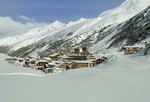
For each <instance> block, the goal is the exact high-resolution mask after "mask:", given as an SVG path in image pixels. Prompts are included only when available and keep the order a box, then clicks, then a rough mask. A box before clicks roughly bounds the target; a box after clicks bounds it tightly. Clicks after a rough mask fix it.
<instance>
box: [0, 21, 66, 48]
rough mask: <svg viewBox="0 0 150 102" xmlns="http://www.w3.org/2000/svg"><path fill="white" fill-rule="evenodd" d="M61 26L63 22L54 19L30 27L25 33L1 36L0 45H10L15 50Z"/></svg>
mask: <svg viewBox="0 0 150 102" xmlns="http://www.w3.org/2000/svg"><path fill="white" fill-rule="evenodd" d="M63 26H65V24H64V23H61V22H60V21H55V22H53V23H52V24H49V25H44V26H42V27H37V28H34V29H31V30H29V31H28V32H27V33H25V34H21V35H16V36H10V37H6V38H2V39H0V45H10V46H12V47H13V50H17V49H18V48H21V47H24V46H27V45H30V44H32V43H34V42H36V41H38V40H40V39H42V38H44V37H46V36H48V35H49V34H50V33H51V32H53V31H54V30H57V29H59V28H61V27H63Z"/></svg>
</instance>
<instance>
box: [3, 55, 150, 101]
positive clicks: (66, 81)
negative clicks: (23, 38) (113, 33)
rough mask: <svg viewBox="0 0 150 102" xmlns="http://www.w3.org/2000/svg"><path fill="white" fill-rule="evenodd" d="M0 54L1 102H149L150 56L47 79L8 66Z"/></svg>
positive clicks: (123, 57)
mask: <svg viewBox="0 0 150 102" xmlns="http://www.w3.org/2000/svg"><path fill="white" fill-rule="evenodd" d="M5 57H6V56H5V55H3V54H0V102H149V101H150V98H149V94H150V78H149V77H150V56H147V57H145V56H143V55H142V54H141V53H138V54H135V55H128V56H127V55H123V54H122V53H115V55H114V57H113V58H111V59H110V60H108V61H107V62H104V63H103V64H100V65H98V66H95V67H94V68H83V69H75V70H69V71H65V72H62V73H54V74H47V75H44V74H42V73H41V72H39V71H35V70H32V69H28V68H20V67H16V66H12V65H9V64H7V63H6V62H5V61H4V58H5Z"/></svg>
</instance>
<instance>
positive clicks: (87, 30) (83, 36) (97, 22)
mask: <svg viewBox="0 0 150 102" xmlns="http://www.w3.org/2000/svg"><path fill="white" fill-rule="evenodd" d="M149 4H150V1H149V0H126V1H125V2H123V3H122V4H121V5H120V6H118V7H116V8H114V9H112V10H109V11H105V12H103V13H102V14H100V15H99V16H98V17H96V18H93V19H83V18H81V19H80V20H78V21H75V22H69V23H68V24H66V25H64V24H62V23H60V22H55V23H56V24H55V23H54V24H51V25H54V26H50V27H49V26H48V27H42V28H37V29H33V30H30V31H29V32H27V33H25V34H22V35H20V36H14V37H8V38H5V39H0V45H12V50H17V49H19V48H21V47H27V46H28V45H31V44H32V47H30V48H33V47H34V49H32V51H35V50H37V48H38V47H39V46H41V45H42V47H43V46H44V48H42V49H48V48H53V47H52V46H51V45H55V44H57V43H59V42H60V41H61V44H62V43H63V42H66V41H68V42H66V43H70V44H71V45H70V46H82V44H81V42H83V41H85V40H89V37H92V39H93V40H95V41H96V43H97V42H98V41H100V40H101V39H103V38H104V37H106V36H108V35H110V34H111V33H110V31H112V27H113V26H118V24H120V23H123V22H125V21H127V20H128V19H130V18H131V17H133V16H135V15H136V14H138V13H140V12H141V11H142V10H144V9H145V8H147V7H148V6H149ZM51 27H52V29H51ZM49 28H50V29H49ZM113 29H114V28H113ZM95 31H97V32H103V33H96V34H95V35H93V34H94V33H95ZM104 32H105V33H104ZM112 32H113V34H111V35H110V36H113V35H114V34H115V32H116V31H115V29H114V30H113V31H112ZM116 33H117V32H116ZM44 37H45V38H44ZM41 39H42V40H41ZM97 39H98V40H97ZM40 40H41V41H40ZM90 40H91V39H90ZM10 41H11V42H10ZM34 42H36V43H34ZM33 43H34V44H33ZM48 44H50V45H48ZM63 44H64V45H65V43H63ZM35 46H36V47H35ZM91 46H93V45H91ZM40 49H41V48H40ZM27 52H29V51H27Z"/></svg>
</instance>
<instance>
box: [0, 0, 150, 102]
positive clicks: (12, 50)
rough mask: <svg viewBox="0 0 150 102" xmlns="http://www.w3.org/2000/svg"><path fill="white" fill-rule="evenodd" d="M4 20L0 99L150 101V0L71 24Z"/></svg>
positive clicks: (128, 3)
mask: <svg viewBox="0 0 150 102" xmlns="http://www.w3.org/2000/svg"><path fill="white" fill-rule="evenodd" d="M93 2H94V1H93ZM22 18H24V19H26V20H29V19H28V18H27V17H25V16H22ZM0 23H2V24H0V28H3V30H1V29H0V34H1V35H0V83H1V84H0V86H1V87H0V90H1V91H0V102H149V101H150V99H149V92H150V79H149V77H150V63H149V62H150V0H125V1H124V2H123V3H121V5H119V6H117V7H115V8H113V9H111V10H107V11H104V12H103V13H101V14H98V16H97V17H95V18H90V19H88V18H81V19H79V20H76V21H70V22H68V23H62V22H61V21H54V22H53V23H51V24H45V23H36V24H31V23H27V24H25V23H20V22H19V21H16V20H15V19H12V18H11V17H1V16H0ZM6 23H8V24H10V25H6V26H9V28H10V29H8V28H7V29H6V31H5V29H4V28H5V27H4V24H6ZM33 25H34V26H33ZM15 28H16V29H17V30H14V29H15ZM12 29H13V30H12ZM4 32H5V33H6V35H5V34H3V33H4Z"/></svg>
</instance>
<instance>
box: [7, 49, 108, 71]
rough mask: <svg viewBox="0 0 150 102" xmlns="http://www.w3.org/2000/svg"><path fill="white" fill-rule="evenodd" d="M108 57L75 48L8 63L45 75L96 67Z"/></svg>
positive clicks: (41, 53) (47, 52) (12, 60)
mask: <svg viewBox="0 0 150 102" xmlns="http://www.w3.org/2000/svg"><path fill="white" fill-rule="evenodd" d="M106 59H107V57H104V56H99V55H96V56H94V55H92V54H90V53H89V51H88V50H87V48H86V47H82V48H75V49H74V51H70V50H58V51H55V52H54V53H51V51H43V52H38V54H37V57H36V58H33V57H29V56H28V57H26V58H7V59H5V60H6V61H7V62H8V63H11V64H14V65H18V66H22V67H30V68H33V69H36V70H41V71H43V72H44V73H55V72H62V71H66V70H69V69H76V68H87V67H94V66H95V65H97V64H100V63H102V62H104V61H105V60H106Z"/></svg>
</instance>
